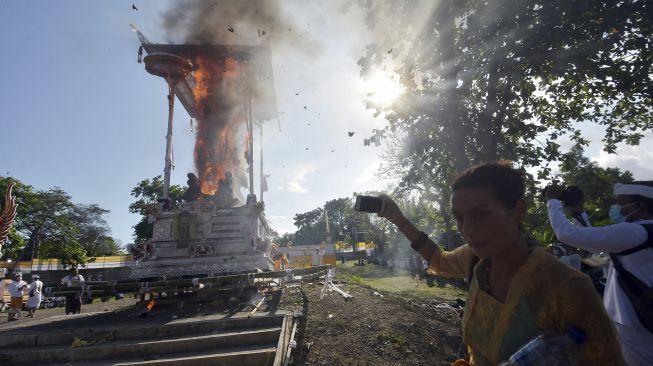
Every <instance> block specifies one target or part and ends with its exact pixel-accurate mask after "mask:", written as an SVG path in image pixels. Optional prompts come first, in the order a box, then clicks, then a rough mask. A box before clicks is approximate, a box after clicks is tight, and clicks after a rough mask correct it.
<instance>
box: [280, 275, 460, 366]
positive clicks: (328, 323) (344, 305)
mask: <svg viewBox="0 0 653 366" xmlns="http://www.w3.org/2000/svg"><path fill="white" fill-rule="evenodd" d="M340 288H341V289H342V290H344V291H346V292H348V293H349V294H351V295H353V296H354V298H353V299H351V300H350V301H345V300H344V298H343V297H342V296H341V295H340V294H338V293H336V292H330V293H327V294H326V295H325V296H324V297H323V298H322V299H320V294H321V291H322V286H321V285H306V286H303V287H302V288H301V289H300V288H294V289H290V290H289V291H288V293H287V294H286V295H285V296H284V297H283V298H282V303H281V308H285V309H289V310H294V311H297V312H301V314H303V316H302V317H301V318H300V322H299V326H298V329H297V334H296V340H297V344H298V347H297V349H295V350H293V363H292V364H293V365H449V364H450V363H451V362H453V361H454V360H455V359H456V357H455V356H456V354H457V352H458V348H459V346H460V342H461V330H460V317H459V315H458V313H457V312H456V311H454V310H452V309H451V308H449V307H446V306H444V305H440V304H441V302H438V301H437V300H432V299H431V300H424V301H420V300H406V299H404V298H401V297H397V296H395V295H393V294H389V293H385V294H382V293H379V292H377V291H374V290H372V289H368V288H365V287H362V286H359V285H356V284H343V285H342V286H341V287H340ZM381 295H383V296H381ZM438 305H440V307H438Z"/></svg>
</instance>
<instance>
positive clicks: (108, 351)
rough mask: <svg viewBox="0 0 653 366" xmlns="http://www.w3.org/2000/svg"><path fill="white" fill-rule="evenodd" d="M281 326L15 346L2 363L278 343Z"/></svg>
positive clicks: (0, 356)
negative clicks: (89, 343) (85, 343)
mask: <svg viewBox="0 0 653 366" xmlns="http://www.w3.org/2000/svg"><path fill="white" fill-rule="evenodd" d="M280 331H281V327H271V328H261V329H256V330H247V331H235V332H227V333H224V332H221V333H218V334H202V335H198V334H193V335H192V336H187V337H179V336H169V337H168V338H164V339H157V340H140V339H134V340H123V341H105V342H103V343H101V344H100V345H92V346H86V347H80V348H70V346H69V345H67V346H65V347H61V345H57V346H49V347H48V346H46V347H39V348H33V349H29V352H25V350H24V349H23V350H17V349H12V350H9V351H8V352H3V353H0V363H1V364H3V365H5V364H51V363H66V362H80V363H85V362H88V361H94V360H107V359H115V358H120V357H139V356H140V355H161V356H165V355H171V354H179V353H189V352H190V353H198V352H202V351H209V350H210V351H211V352H216V351H218V350H221V349H225V348H234V347H244V346H257V345H261V344H275V342H277V341H278V339H279V333H280Z"/></svg>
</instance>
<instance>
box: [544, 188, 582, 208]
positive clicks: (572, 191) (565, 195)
mask: <svg viewBox="0 0 653 366" xmlns="http://www.w3.org/2000/svg"><path fill="white" fill-rule="evenodd" d="M547 188H549V186H547V187H546V188H544V189H543V190H542V192H541V193H542V200H544V193H545V192H546V190H547ZM582 199H583V190H582V189H580V187H578V186H566V187H564V186H563V187H562V194H560V201H562V202H563V203H564V205H565V206H577V205H578V204H579V203H580V201H581V200H582Z"/></svg>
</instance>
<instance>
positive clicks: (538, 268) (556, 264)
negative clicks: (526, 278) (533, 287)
mask: <svg viewBox="0 0 653 366" xmlns="http://www.w3.org/2000/svg"><path fill="white" fill-rule="evenodd" d="M532 255H533V262H534V263H533V264H534V267H535V268H534V271H535V273H534V274H536V275H535V276H533V277H532V278H533V279H534V280H535V281H536V282H539V283H540V284H546V286H545V287H554V288H559V287H560V286H564V285H565V284H566V283H567V282H568V281H569V280H571V279H580V280H581V281H582V280H583V279H585V278H587V276H586V275H584V274H583V273H581V272H579V271H577V270H575V269H573V268H571V267H569V266H568V265H566V264H565V263H562V262H561V261H560V260H558V258H556V257H554V256H553V255H552V254H550V253H548V252H547V251H545V250H544V248H542V247H536V248H533V252H532ZM587 280H588V283H590V281H589V278H587Z"/></svg>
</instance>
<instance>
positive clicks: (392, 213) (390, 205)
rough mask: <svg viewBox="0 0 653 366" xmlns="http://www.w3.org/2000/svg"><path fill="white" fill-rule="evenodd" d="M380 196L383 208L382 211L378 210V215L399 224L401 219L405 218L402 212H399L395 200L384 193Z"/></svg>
mask: <svg viewBox="0 0 653 366" xmlns="http://www.w3.org/2000/svg"><path fill="white" fill-rule="evenodd" d="M379 197H381V198H382V199H383V200H384V201H385V206H384V208H383V211H382V212H379V214H378V215H379V216H381V217H385V218H386V219H388V220H390V222H392V223H393V224H395V225H399V224H400V223H401V222H402V220H405V217H404V214H403V213H402V212H401V210H400V209H399V206H397V204H396V203H395V201H393V200H392V198H390V197H388V196H387V195H385V194H382V195H381V196H379Z"/></svg>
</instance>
